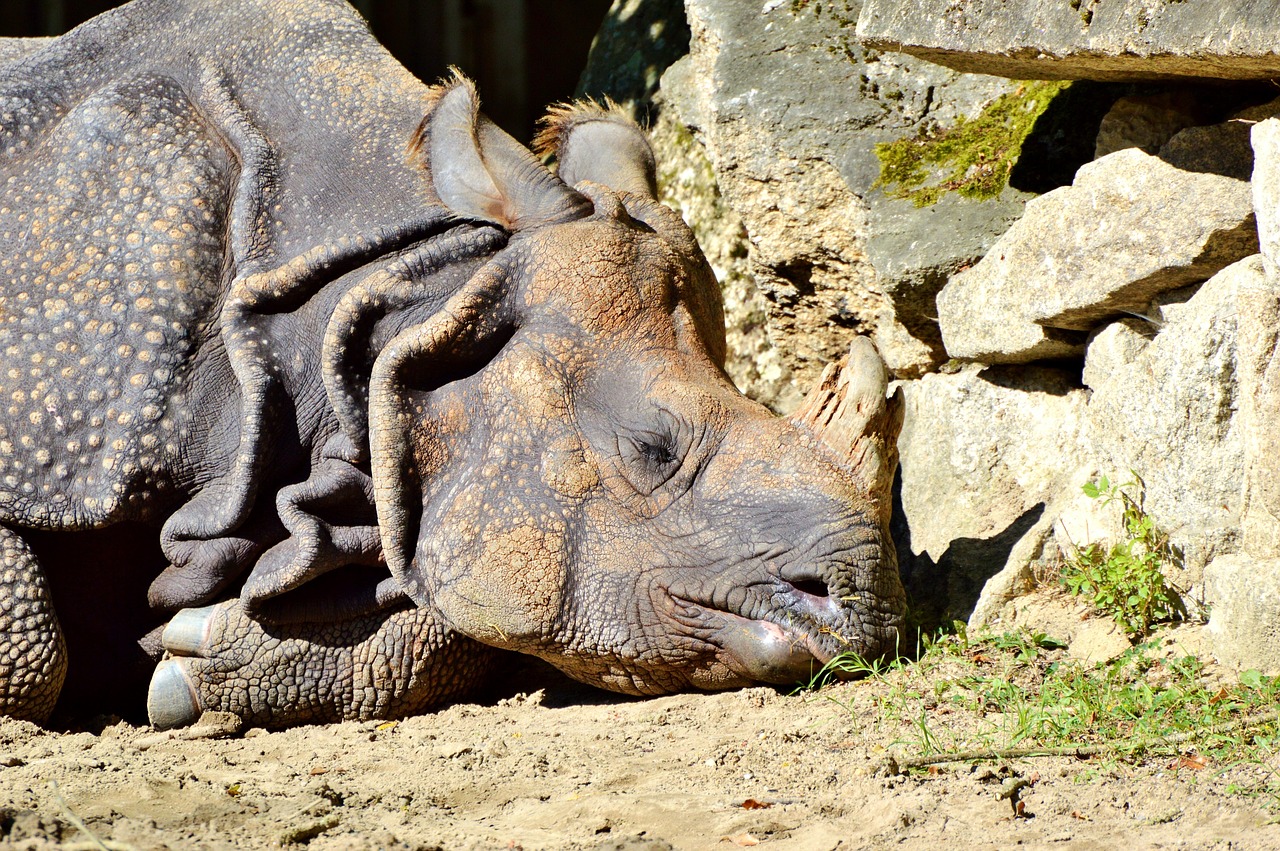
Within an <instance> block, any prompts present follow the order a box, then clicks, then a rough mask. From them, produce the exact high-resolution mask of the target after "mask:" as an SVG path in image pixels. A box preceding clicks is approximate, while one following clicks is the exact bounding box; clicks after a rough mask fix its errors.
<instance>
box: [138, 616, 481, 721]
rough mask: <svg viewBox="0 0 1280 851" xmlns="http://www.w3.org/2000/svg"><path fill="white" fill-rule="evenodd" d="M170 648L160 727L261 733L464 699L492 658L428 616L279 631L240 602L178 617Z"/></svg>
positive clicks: (151, 707)
mask: <svg viewBox="0 0 1280 851" xmlns="http://www.w3.org/2000/svg"><path fill="white" fill-rule="evenodd" d="M162 643H163V645H164V648H165V650H166V651H168V653H169V654H170V655H169V658H167V659H165V660H164V661H162V662H161V663H160V664H159V665H158V666H157V667H156V671H155V673H154V674H153V675H152V678H151V687H150V690H149V692H148V694H147V712H148V714H149V716H150V718H151V723H152V724H153V725H154V726H155V727H157V728H159V729H169V728H172V727H182V726H186V725H188V724H192V723H194V722H195V721H196V720H197V719H198V718H199V717H200V715H201V714H202V713H204V712H206V711H222V712H230V713H232V714H234V715H236V716H238V717H239V718H241V719H242V720H243V721H244V722H245V723H246V724H251V725H255V726H261V727H285V726H290V725H294V724H307V723H321V722H326V721H342V720H369V719H382V718H397V717H403V716H405V715H410V714H413V713H415V712H421V711H424V710H426V709H429V708H430V707H432V706H433V705H436V704H439V703H444V702H447V701H450V700H455V699H457V698H458V697H459V696H460V695H461V694H462V693H464V692H465V691H466V690H468V689H469V688H471V687H473V686H474V685H476V684H477V683H478V682H479V681H480V679H481V678H482V677H483V676H484V673H485V672H486V671H487V669H488V667H489V665H488V662H489V660H490V659H491V657H492V654H493V652H494V651H492V650H490V649H489V648H486V647H484V646H482V645H480V644H477V643H475V642H473V641H471V640H470V639H467V638H464V637H462V636H460V635H458V634H456V633H454V632H452V631H450V630H449V629H448V628H446V627H445V626H444V625H443V624H442V623H441V622H440V620H439V618H438V617H436V616H435V615H434V614H433V613H431V612H429V611H427V610H425V609H419V608H401V609H398V610H395V611H392V612H382V613H377V614H373V615H366V616H362V617H357V618H352V619H350V620H345V621H338V622H326V623H295V624H285V625H273V624H261V623H259V622H257V621H255V620H254V619H253V618H251V617H250V616H249V615H248V614H247V613H246V612H245V610H244V608H243V606H242V605H241V603H240V602H239V601H238V600H232V601H229V602H226V603H220V604H218V605H214V606H206V607H204V608H200V609H184V610H182V611H180V612H178V613H177V614H176V615H175V616H174V618H173V620H172V621H170V623H169V625H168V626H167V627H166V628H165V631H164V636H163V638H162Z"/></svg>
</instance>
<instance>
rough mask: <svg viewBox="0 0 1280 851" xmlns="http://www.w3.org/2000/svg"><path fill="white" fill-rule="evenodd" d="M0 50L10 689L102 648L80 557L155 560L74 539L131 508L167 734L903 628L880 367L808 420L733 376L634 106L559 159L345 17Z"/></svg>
mask: <svg viewBox="0 0 1280 851" xmlns="http://www.w3.org/2000/svg"><path fill="white" fill-rule="evenodd" d="M0 46H2V47H3V50H0V56H2V57H7V61H6V64H4V65H3V66H0V235H2V236H3V242H2V243H0V246H2V247H0V287H2V291H0V350H2V351H3V354H4V357H3V361H2V362H0V405H2V406H3V409H2V410H0V524H3V525H0V544H2V546H3V559H4V564H3V574H2V577H3V578H2V579H0V664H2V665H3V667H0V711H3V712H4V713H8V714H10V715H17V716H24V717H28V718H35V719H41V718H44V717H46V716H47V714H48V713H49V712H50V709H51V707H52V706H53V704H54V702H55V700H56V699H57V697H58V694H59V690H60V688H61V686H62V683H63V677H64V673H65V671H66V668H67V663H68V656H71V657H72V658H71V660H70V661H71V664H72V665H73V666H74V665H75V664H76V662H75V658H74V657H75V654H76V652H77V651H76V648H75V646H74V644H73V645H72V646H71V648H70V652H68V648H67V644H66V642H64V640H63V638H62V631H61V629H60V626H59V619H58V617H57V616H55V614H54V607H55V606H59V605H60V602H59V599H56V596H57V595H56V594H51V593H50V586H51V585H52V586H53V587H54V588H57V587H58V586H59V581H58V579H57V577H59V576H60V575H62V573H61V572H63V571H69V570H73V569H75V570H78V571H79V572H78V573H76V574H75V575H76V576H77V577H78V578H77V580H76V582H75V583H74V584H77V585H79V586H80V590H81V591H82V592H85V593H82V594H80V596H79V597H78V598H77V600H79V601H80V603H81V604H82V605H83V604H84V601H85V600H86V599H88V600H90V601H92V600H93V599H94V595H98V594H101V599H102V600H104V601H105V600H107V599H109V598H110V595H109V594H108V593H107V591H108V590H109V589H110V588H114V587H116V586H118V585H119V584H121V583H125V582H126V580H127V578H128V577H131V576H136V574H137V573H138V571H139V570H143V569H145V568H143V567H141V566H140V565H144V564H145V563H146V560H145V559H144V560H143V561H141V562H140V561H137V560H135V559H134V558H133V557H132V556H128V557H126V556H125V555H124V554H122V553H118V552H116V551H114V550H113V549H111V548H109V547H103V546H101V545H100V544H98V545H96V546H93V547H91V546H90V544H92V543H93V542H95V541H99V542H100V541H101V540H104V539H102V538H94V537H92V536H89V537H88V538H87V539H86V538H84V537H76V535H77V534H81V533H77V530H85V529H100V528H103V527H111V526H116V527H118V528H122V529H123V528H127V529H129V530H131V531H130V533H129V535H128V536H127V537H130V538H137V536H138V535H139V534H141V535H142V536H143V538H142V540H144V541H146V542H149V546H151V547H156V546H158V548H159V549H160V550H161V551H163V558H164V562H165V563H167V565H168V566H167V567H165V568H164V569H163V570H160V569H155V570H154V572H153V573H151V574H150V575H148V576H146V577H145V578H146V580H147V581H149V583H150V587H149V592H147V593H146V606H148V607H149V608H147V609H145V611H147V612H149V614H148V615H147V616H146V617H143V618H141V620H143V621H149V622H144V623H132V622H130V621H127V619H122V620H121V621H120V622H119V625H118V629H119V630H121V631H126V632H129V637H130V640H137V639H139V638H140V637H141V636H142V635H143V633H146V632H147V631H148V629H151V628H152V627H155V626H156V625H158V624H161V623H162V622H163V621H164V620H166V619H168V617H169V615H170V613H173V612H175V611H176V612H177V614H176V615H174V616H173V618H172V620H171V621H170V623H169V625H168V627H167V628H166V629H165V631H164V633H163V638H162V640H161V639H159V638H158V637H157V636H158V630H154V631H153V632H152V646H153V647H154V649H155V650H156V655H159V652H160V650H161V649H163V650H164V651H167V652H168V654H169V657H168V658H167V659H166V660H165V661H164V662H162V663H161V665H160V667H159V668H157V670H156V673H155V676H154V678H153V679H152V683H151V689H150V696H149V699H148V708H149V710H150V712H151V716H152V719H153V722H154V723H156V724H157V725H160V726H172V725H177V724H182V723H187V722H189V721H191V720H193V719H194V718H196V717H198V715H199V714H200V712H201V711H202V710H204V709H219V710H229V711H232V712H235V713H237V714H239V715H241V716H242V717H244V718H245V719H246V720H250V721H252V722H254V723H258V724H271V725H283V724H289V723H297V722H302V721H316V720H324V719H336V718H374V717H388V716H393V715H403V714H406V713H410V712H415V711H419V710H422V709H424V708H427V707H429V706H431V705H432V704H435V703H439V702H441V701H446V700H449V699H450V698H451V697H454V696H456V695H457V694H459V693H460V692H461V690H463V689H465V688H467V687H469V686H471V685H473V684H474V683H475V682H476V680H477V679H478V678H480V677H481V676H483V674H484V672H485V668H486V662H487V660H488V658H489V657H490V656H491V655H492V654H493V653H494V652H496V650H515V651H519V652H523V653H531V654H535V655H537V656H539V657H542V658H543V659H546V660H548V661H550V662H551V663H553V664H554V665H556V666H558V667H559V668H561V669H562V670H563V671H565V672H566V673H568V674H569V675H570V676H572V677H575V678H577V679H580V680H583V681H586V682H589V683H595V684H599V685H601V686H604V687H605V688H609V689H615V690H619V691H624V692H630V693H637V694H653V693H659V692H665V691H671V690H676V689H683V688H688V687H698V688H708V689H713V688H724V687H730V686H736V685H741V684H746V683H751V682H759V681H764V682H794V681H795V680H796V679H798V678H801V677H803V676H805V675H807V674H808V672H809V671H810V670H811V668H813V667H815V666H817V665H821V664H822V663H823V662H825V661H826V660H828V659H830V658H831V657H832V656H833V655H834V654H836V653H838V652H840V651H844V650H849V651H853V652H856V653H859V654H862V655H864V656H873V655H877V654H880V653H882V652H885V651H888V650H892V649H893V648H894V646H895V642H896V640H897V635H898V630H899V627H900V624H901V621H902V617H903V610H904V596H903V592H902V588H901V585H900V583H899V580H898V576H897V571H896V566H895V559H894V557H893V550H892V544H891V543H890V542H889V539H888V535H887V530H886V526H887V520H888V516H887V515H888V495H887V491H888V483H889V479H890V478H891V477H892V473H893V466H894V463H895V462H896V454H895V452H894V450H893V440H894V439H895V436H896V429H897V425H898V424H899V423H900V415H899V413H898V409H897V408H896V407H895V406H894V405H893V404H890V403H887V402H886V400H885V394H884V387H885V378H884V373H883V367H882V366H881V365H880V363H879V361H878V359H877V358H876V356H875V355H874V350H872V349H870V344H869V343H863V344H861V345H860V346H855V348H854V353H853V354H854V360H855V361H859V362H860V363H861V366H858V365H856V364H855V365H854V366H852V367H850V369H849V372H850V373H851V374H852V375H853V380H854V384H853V385H850V384H847V383H846V384H838V383H836V382H835V381H834V379H832V380H829V381H828V382H827V384H826V385H825V386H824V387H823V388H821V389H820V390H819V391H818V392H817V394H816V395H815V396H813V397H812V398H811V400H810V402H809V404H808V406H807V407H806V408H805V409H804V410H803V411H802V412H801V413H800V414H799V415H798V416H797V417H793V419H792V421H786V420H781V419H777V418H775V417H773V416H771V415H770V414H769V413H768V412H767V411H766V410H765V409H764V408H763V407H762V406H760V405H758V404H755V403H753V402H751V401H748V400H747V399H745V398H743V397H742V396H741V395H739V394H738V393H737V391H736V390H735V389H734V387H733V386H732V384H731V383H730V381H729V380H728V379H727V378H726V376H725V373H724V371H723V370H722V362H723V360H724V356H725V344H724V331H723V316H722V311H721V306H720V302H719V295H718V290H717V288H716V284H715V280H714V278H713V276H712V273H711V271H710V270H709V268H708V267H707V264H706V262H705V261H704V260H703V258H702V256H701V254H700V253H699V251H698V248H697V245H696V244H695V242H694V239H693V237H692V235H691V234H690V232H689V230H688V229H687V228H686V227H685V226H684V224H683V223H682V222H681V220H680V218H679V216H677V215H676V214H675V213H673V212H672V211H670V210H668V209H667V208H665V207H663V206H662V205H661V204H659V203H658V202H657V201H656V200H655V187H654V166H653V158H652V154H651V153H650V150H649V148H648V146H647V143H646V141H645V139H644V137H643V135H642V134H641V133H640V132H639V131H638V130H637V129H636V128H635V127H634V126H633V125H631V124H630V123H629V122H628V121H627V120H626V119H624V118H622V117H620V116H619V115H618V114H617V113H616V111H611V110H608V109H602V108H600V107H597V106H594V105H591V104H586V105H579V106H574V107H566V108H562V109H560V110H558V111H555V112H554V113H553V114H552V115H551V117H550V118H549V120H548V122H547V128H546V131H545V132H544V133H543V134H542V137H541V141H540V148H541V151H540V153H543V154H546V155H548V156H554V157H555V158H556V160H557V161H558V176H556V175H553V174H552V173H551V172H550V171H548V170H547V169H546V168H544V167H543V165H542V164H541V162H540V161H539V159H538V158H536V157H535V156H534V154H533V153H531V152H530V151H529V150H528V149H526V148H524V147H522V146H521V145H519V144H517V143H516V142H515V141H514V140H512V139H511V138H510V137H509V136H507V135H506V134H505V133H503V132H502V131H501V130H500V129H498V128H497V127H496V126H495V125H494V124H492V123H491V122H489V121H488V120H487V119H486V118H485V117H484V116H483V115H482V114H481V113H480V112H479V110H478V101H477V97H476V93H475V91H474V89H473V87H472V85H471V84H470V83H469V82H468V81H467V80H466V79H464V78H462V77H461V76H460V75H454V76H453V77H452V78H450V79H448V80H447V81H446V82H445V83H443V84H441V85H439V86H436V87H427V86H424V85H422V84H421V83H419V82H418V81H417V80H416V79H414V78H413V77H412V76H411V75H409V74H408V73H407V72H406V71H405V70H404V69H403V68H401V67H400V66H399V65H397V64H396V62H395V61H394V60H393V59H392V58H391V57H390V56H389V55H388V54H387V53H386V52H385V51H384V50H383V49H382V48H381V47H380V46H379V45H378V44H377V43H376V42H375V41H374V40H373V38H372V37H371V36H370V34H369V32H368V30H367V28H366V27H365V25H364V23H363V22H362V21H361V20H360V18H359V17H358V16H357V15H356V14H355V13H354V11H353V10H351V9H350V8H349V7H347V6H346V5H344V4H342V3H338V2H329V0H235V2H230V1H229V0H137V2H135V3H132V4H130V5H128V6H125V7H121V8H119V9H116V10H114V11H112V12H109V13H107V14H105V15H102V16H101V17H99V18H96V19H94V20H92V21H90V22H88V23H86V24H84V25H83V26H81V27H79V28H77V29H75V30H73V31H72V32H70V33H68V34H67V35H65V36H63V37H61V38H58V39H54V40H50V41H48V42H44V41H41V42H30V43H25V42H17V41H9V42H7V43H4V44H3V45H0ZM863 379H865V381H866V384H865V386H862V385H860V384H858V382H860V381H863ZM859 388H861V389H859ZM868 388H869V389H868ZM833 418H835V420H834V423H829V422H828V421H830V420H832V419H833ZM851 423H852V424H851ZM120 524H124V525H120ZM50 539H56V540H64V539H66V540H72V541H76V542H80V541H86V540H87V541H88V542H89V543H86V544H83V545H82V544H80V543H75V544H72V545H71V546H64V547H62V548H61V549H58V548H57V547H53V546H52V545H48V546H46V543H47V542H48V541H49V540H50ZM105 540H110V539H105ZM116 540H117V541H118V540H121V538H119V537H118V538H117V539H116ZM33 541H39V542H42V543H40V544H39V545H35V544H33V543H32V542H33ZM45 552H49V553H53V554H54V555H56V556H57V557H56V558H54V557H47V558H45V557H44V555H45ZM41 558H44V561H45V562H46V563H43V564H42V563H39V562H40V560H41ZM86 562H88V565H89V566H88V568H86V567H85V566H84V565H85V563H86ZM73 563H74V564H76V565H79V567H78V568H73V567H72V564H73ZM63 584H67V583H65V582H64V583H63ZM141 596H142V594H141V592H140V593H139V597H141ZM138 603H139V609H142V608H143V604H142V601H141V600H139V601H138ZM197 606H199V607H203V608H188V607H197ZM87 608H95V606H94V605H93V604H92V603H90V604H89V605H88V606H87ZM179 610H180V611H179ZM60 615H61V617H62V620H63V621H64V622H74V621H76V619H77V618H80V617H89V615H90V613H88V612H81V611H76V610H72V609H70V608H64V609H62V610H61V611H60ZM161 644H162V648H161Z"/></svg>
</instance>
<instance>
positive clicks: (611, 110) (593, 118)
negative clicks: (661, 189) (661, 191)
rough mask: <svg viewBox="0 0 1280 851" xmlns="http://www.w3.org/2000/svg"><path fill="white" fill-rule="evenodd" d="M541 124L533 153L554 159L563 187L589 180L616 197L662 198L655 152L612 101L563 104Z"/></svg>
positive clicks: (641, 131)
mask: <svg viewBox="0 0 1280 851" xmlns="http://www.w3.org/2000/svg"><path fill="white" fill-rule="evenodd" d="M541 124H542V129H541V130H540V131H539V132H538V135H537V137H536V138H535V139H534V140H533V148H534V150H535V151H537V153H538V154H539V155H540V156H543V157H546V156H548V155H554V156H555V158H556V161H557V162H558V163H559V173H560V178H561V179H562V180H563V181H564V182H565V183H567V184H569V185H570V186H577V185H578V184H579V183H580V182H582V181H584V180H589V181H592V182H594V183H602V184H604V185H605V186H608V187H609V188H610V189H613V190H615V191H617V192H630V193H632V194H633V195H642V196H644V197H646V198H657V197H658V180H657V164H656V163H655V161H654V158H653V150H652V149H651V148H650V147H649V142H648V140H647V139H646V138H645V135H644V131H643V130H641V129H640V128H639V127H638V126H637V125H636V123H635V122H634V121H632V120H631V118H630V116H628V115H627V114H626V113H625V112H624V111H623V109H622V107H620V106H618V105H617V104H615V103H613V102H612V101H610V100H606V101H605V102H604V103H603V104H599V103H596V102H595V101H592V100H584V101H578V102H576V103H567V104H560V105H558V106H555V107H552V108H551V110H550V111H549V112H548V113H547V115H546V116H545V117H544V118H543V119H542V121H541Z"/></svg>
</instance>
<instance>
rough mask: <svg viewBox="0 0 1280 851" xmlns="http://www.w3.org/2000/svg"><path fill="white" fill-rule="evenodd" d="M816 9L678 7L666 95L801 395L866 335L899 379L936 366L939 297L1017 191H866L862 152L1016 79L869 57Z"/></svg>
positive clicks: (942, 121)
mask: <svg viewBox="0 0 1280 851" xmlns="http://www.w3.org/2000/svg"><path fill="white" fill-rule="evenodd" d="M821 5H822V8H823V11H822V13H821V14H819V13H818V11H817V4H814V5H811V6H809V7H805V8H803V9H800V10H793V9H792V5H791V4H787V3H782V4H777V3H769V4H763V3H742V2H731V1H730V0H690V2H688V4H687V11H688V14H689V18H690V22H691V25H692V28H693V34H694V37H693V47H692V52H691V54H690V56H689V57H688V58H687V59H683V60H681V61H680V62H678V63H676V64H675V65H674V66H673V67H672V68H671V69H669V70H668V72H667V73H666V75H665V76H664V78H663V83H662V97H663V98H664V100H665V102H666V105H667V106H666V108H668V109H671V110H673V111H674V113H675V114H677V115H678V116H679V118H680V119H681V120H682V121H683V122H684V123H685V124H686V125H688V126H689V127H690V128H692V130H693V131H694V133H695V135H696V136H697V138H698V139H699V141H701V142H702V143H703V145H704V146H705V149H706V152H707V154H708V156H709V158H710V161H711V164H712V167H713V170H714V173H715V176H716V179H717V181H718V183H719V188H720V191H721V192H722V193H723V197H724V200H725V201H726V202H727V204H728V206H729V207H730V208H732V209H733V210H734V211H735V212H737V213H738V214H739V215H740V216H741V218H742V220H743V223H744V225H745V228H746V232H747V234H748V236H749V238H750V246H751V248H750V257H749V261H750V269H751V272H752V274H753V276H754V278H755V280H756V282H757V285H758V287H759V289H760V291H761V292H762V293H763V294H764V296H765V298H766V299H767V305H768V320H767V322H768V333H769V335H770V337H771V338H772V339H773V340H774V341H775V342H776V343H778V344H779V349H780V350H781V351H783V352H784V356H785V358H786V363H785V366H786V367H787V368H788V369H789V370H790V372H791V373H792V374H793V375H794V378H795V381H796V382H797V383H798V384H799V385H801V386H805V385H806V384H807V383H808V382H809V381H811V380H812V379H813V378H814V377H815V376H816V374H817V373H818V371H819V370H820V368H821V366H822V365H823V364H825V363H826V362H828V361H829V360H832V359H834V358H837V357H839V356H840V355H841V354H842V353H843V351H844V350H845V349H846V348H847V346H848V341H849V339H850V338H851V337H852V336H853V335H854V334H855V333H858V332H859V331H862V330H868V329H869V330H871V331H872V333H873V335H874V337H875V340H876V344H877V347H878V348H879V349H880V351H881V352H882V354H883V355H884V356H885V358H886V360H887V361H888V362H889V364H890V367H891V368H892V369H893V370H894V372H895V374H898V375H916V374H919V373H921V372H923V371H924V370H926V369H928V368H931V367H932V366H934V365H936V364H938V363H940V362H941V360H942V359H943V353H942V349H941V342H940V338H939V335H938V330H937V321H936V307H935V304H934V296H935V294H936V292H937V290H938V289H939V288H940V287H941V286H942V284H943V283H944V282H945V281H946V279H947V277H948V276H949V275H950V274H951V273H952V272H954V271H955V270H957V269H959V268H962V267H963V266H965V265H968V264H971V263H973V262H975V261H976V259H977V258H978V257H980V256H981V255H982V253H983V252H984V251H985V250H986V249H987V247H988V246H989V245H990V244H991V243H992V242H993V241H994V239H995V238H996V237H997V236H998V235H999V234H1000V233H1002V232H1003V230H1004V229H1005V228H1006V227H1007V226H1008V225H1009V223H1010V222H1012V221H1013V220H1014V219H1016V218H1017V216H1018V215H1020V213H1021V210H1022V203H1023V200H1024V199H1025V198H1026V197H1028V194H1027V193H1025V192H1020V191H1017V190H1014V189H1006V190H1005V191H1004V193H1003V194H1002V195H1000V196H999V197H998V198H997V199H995V200H992V201H987V202H983V203H975V202H973V201H970V200H968V199H962V198H957V197H954V196H945V197H944V198H943V199H942V201H940V202H939V203H938V204H935V205H933V206H931V207H926V208H918V207H916V206H915V205H914V204H913V203H912V202H911V201H909V200H899V199H893V198H889V197H888V196H887V195H885V194H884V192H883V191H881V189H879V188H873V187H874V186H875V184H876V181H877V180H878V178H879V176H880V162H879V160H878V159H877V158H876V155H875V153H874V146H875V145H876V143H879V142H890V141H894V140H897V139H901V138H908V137H914V136H915V135H916V134H917V133H919V132H920V130H921V129H922V128H923V127H925V126H928V125H933V124H937V125H940V126H950V125H951V124H953V123H955V122H956V121H957V120H958V119H959V118H960V116H965V115H972V116H976V115H978V114H979V113H981V112H982V109H983V107H984V106H985V105H987V104H988V103H990V102H991V101H993V100H994V99H995V98H997V97H998V96H999V95H1001V94H1004V93H1008V92H1012V91H1015V90H1016V89H1017V88H1018V84H1016V83H1013V82H1010V81H1008V80H1000V79H995V78H987V77H975V76H972V75H963V74H958V73H956V72H954V71H948V70H946V69H943V68H939V67H937V66H935V65H931V64H929V63H926V62H921V61H919V60H915V59H911V58H909V57H901V56H878V55H876V54H874V53H870V54H869V53H867V52H865V51H863V50H862V49H861V47H859V46H858V45H857V44H856V43H854V42H852V41H851V40H850V34H851V22H852V18H853V17H854V16H856V13H857V9H858V3H856V2H853V3H846V2H840V0H838V1H837V2H835V3H829V4H827V3H824V4H821ZM1100 117H1101V113H1099V115H1098V118H1099V119H1100Z"/></svg>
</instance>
